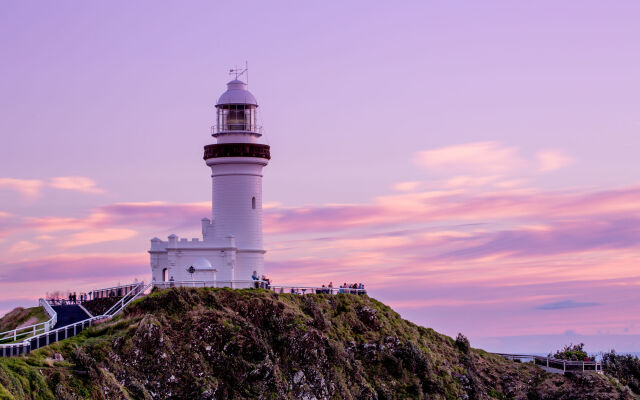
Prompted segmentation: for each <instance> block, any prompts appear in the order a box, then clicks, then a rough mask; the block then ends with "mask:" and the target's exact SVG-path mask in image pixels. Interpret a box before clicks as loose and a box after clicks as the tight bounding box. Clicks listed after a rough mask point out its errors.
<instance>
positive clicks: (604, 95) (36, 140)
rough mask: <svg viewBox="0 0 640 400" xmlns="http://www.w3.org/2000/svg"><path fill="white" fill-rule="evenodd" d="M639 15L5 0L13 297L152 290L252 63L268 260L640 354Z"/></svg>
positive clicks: (2, 168)
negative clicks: (154, 254) (267, 152)
mask: <svg viewBox="0 0 640 400" xmlns="http://www.w3.org/2000/svg"><path fill="white" fill-rule="evenodd" d="M638 20H640V4H639V3H638V2H635V1H619V2H615V3H608V4H606V5H605V4H603V3H602V2H600V1H566V2H557V1H537V2H527V3H523V2H518V3H516V2H507V1H484V2H464V3H463V2H451V1H447V2H445V1H430V2H424V1H416V2H402V3H392V2H380V3H372V2H371V1H367V2H365V1H362V2H335V3H328V2H318V3H304V4H303V3H301V2H294V1H290V2H243V3H242V4H236V3H229V2H226V3H222V2H215V3H214V2H204V1H203V2H188V3H184V2H171V3H170V2H151V1H147V2H145V1H138V2H125V1H120V2H119V1H113V2H109V3H87V2H80V1H68V2H55V3H52V2H44V1H33V2H13V3H9V2H4V3H2V4H0V44H1V46H0V48H2V50H3V51H2V62H1V63H0V113H1V114H0V115H1V117H2V118H0V133H1V134H2V138H3V139H4V140H3V143H4V145H3V146H1V147H0V251H2V253H3V254H4V259H3V261H2V262H1V263H0V311H6V310H8V309H10V308H12V307H14V306H16V305H31V304H34V301H35V299H37V298H38V297H39V296H41V295H43V294H44V292H46V291H52V290H66V289H77V290H80V289H89V288H92V287H96V286H103V285H111V284H114V283H117V282H118V281H120V282H127V281H129V280H131V279H133V278H134V277H137V278H139V279H145V280H148V279H149V277H148V275H147V269H148V267H147V265H148V260H147V254H146V250H147V247H148V239H149V238H150V237H153V236H156V235H157V236H166V235H168V234H169V233H174V232H175V233H177V234H179V235H184V236H194V237H195V236H197V231H198V227H199V226H200V225H199V219H200V218H202V217H205V216H208V212H209V211H208V210H209V205H208V204H207V203H208V202H209V201H210V177H209V175H210V174H209V172H208V168H207V167H206V166H205V165H204V162H203V161H202V146H203V145H205V144H208V143H211V142H212V138H211V137H210V136H209V126H210V125H211V124H212V123H213V121H214V108H213V105H214V104H215V101H216V99H217V97H218V96H219V94H220V93H221V92H222V91H223V90H224V88H225V83H226V82H227V80H228V79H229V76H228V75H227V73H226V71H227V70H228V69H229V67H232V66H233V65H234V64H242V63H243V62H244V61H245V60H247V61H248V62H249V67H250V80H249V88H250V90H251V91H252V92H253V93H254V94H255V95H256V97H257V98H258V102H259V103H260V109H259V110H260V118H261V121H262V124H263V125H264V129H265V137H264V138H265V142H266V143H268V144H270V145H271V146H272V157H273V158H272V162H271V164H270V165H269V166H268V168H267V169H266V170H265V178H264V199H265V202H266V207H268V209H267V211H266V215H265V243H266V246H267V249H268V250H269V252H268V253H267V256H266V259H267V271H268V273H269V274H270V275H271V276H272V278H274V279H275V280H276V281H279V282H283V283H293V282H299V283H308V284H320V283H326V282H328V281H329V280H333V281H334V282H339V281H345V280H347V281H363V282H365V283H366V284H367V285H368V287H369V288H370V289H371V293H372V295H373V296H374V297H376V298H379V299H380V300H382V301H384V302H387V303H389V304H390V305H392V306H393V307H394V308H396V309H397V310H398V311H399V312H400V313H401V314H402V315H403V316H404V317H406V318H408V319H410V320H412V321H414V322H416V323H419V324H422V325H425V326H429V327H433V328H434V329H436V330H438V331H441V332H444V333H447V334H449V335H455V334H456V333H457V332H458V331H463V332H464V333H466V334H467V335H468V336H469V337H470V338H471V341H472V344H473V345H475V346H479V347H485V348H487V349H489V350H501V351H531V352H533V351H536V352H545V351H551V350H553V349H554V348H556V347H558V346H560V345H562V344H564V343H568V342H569V341H572V340H573V341H576V340H583V341H585V342H586V343H587V348H589V349H590V350H592V351H596V350H605V349H607V348H608V347H611V346H615V347H616V348H617V349H619V350H622V351H625V350H626V351H639V350H640V318H639V317H638V315H640V313H639V311H640V301H639V300H640V298H639V297H640V295H638V293H640V292H639V291H638V289H639V288H640V287H639V286H640V271H638V267H637V265H638V262H639V261H640V247H639V243H640V228H638V227H639V226H640V224H639V223H640V163H638V162H637V160H638V150H639V148H640V111H639V110H640V72H639V71H640V42H638V38H639V37H640V24H638Z"/></svg>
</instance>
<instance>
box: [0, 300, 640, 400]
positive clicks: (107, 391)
mask: <svg viewBox="0 0 640 400" xmlns="http://www.w3.org/2000/svg"><path fill="white" fill-rule="evenodd" d="M55 353H59V354H60V355H61V356H62V358H64V360H63V361H62V360H61V361H54V360H53V359H51V358H53V357H54V354H55ZM58 359H60V357H59V356H58ZM0 385H1V386H0V399H1V398H16V399H23V398H24V399H53V398H56V399H78V398H92V399H156V398H157V399H165V398H174V399H227V398H234V399H241V398H256V399H398V398H411V399H493V398H495V399H635V398H637V397H634V395H632V394H631V393H630V391H629V390H628V389H627V388H625V387H622V386H621V385H619V384H617V383H616V382H615V381H610V380H608V379H607V378H606V377H604V376H601V375H595V374H587V375H584V376H567V377H563V376H560V375H552V374H548V373H545V372H543V371H542V370H540V369H538V368H536V367H535V366H533V365H530V364H520V363H514V362H510V361H506V360H504V359H502V358H500V357H497V356H493V355H490V354H487V353H485V352H483V351H481V350H475V349H472V350H470V351H469V350H468V349H467V348H466V347H465V346H464V344H462V345H460V343H458V345H456V342H454V341H453V340H452V339H451V338H449V337H447V336H444V335H440V334H438V333H436V332H435V331H433V330H432V329H427V328H423V327H419V326H416V325H414V324H412V323H410V322H408V321H405V320H402V319H401V318H400V316H399V315H398V314H397V313H395V312H394V311H392V310H391V309H390V308H389V307H387V306H385V305H384V304H382V303H380V302H378V301H376V300H374V299H371V298H369V297H366V296H357V295H337V296H331V295H305V296H299V295H291V294H284V295H283V294H280V295H277V294H275V293H272V292H268V291H263V290H229V289H171V290H164V291H159V292H155V293H153V294H152V295H150V296H148V297H147V298H144V299H142V300H139V301H137V302H135V303H134V304H133V305H132V306H131V307H129V308H127V309H126V310H125V313H124V315H122V316H121V317H118V318H117V319H116V320H114V321H111V322H109V323H105V324H103V325H100V326H98V327H95V328H92V329H91V330H89V331H85V332H83V333H82V334H81V335H80V336H77V337H75V338H72V339H70V340H67V341H64V342H61V343H57V344H55V345H53V346H50V347H48V348H44V349H41V350H38V351H36V352H34V353H32V354H31V355H29V357H27V358H25V359H11V360H7V359H5V360H0Z"/></svg>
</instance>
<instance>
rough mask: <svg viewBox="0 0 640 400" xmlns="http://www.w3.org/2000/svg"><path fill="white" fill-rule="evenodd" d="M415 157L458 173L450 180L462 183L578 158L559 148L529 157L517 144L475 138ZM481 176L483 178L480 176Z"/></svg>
mask: <svg viewBox="0 0 640 400" xmlns="http://www.w3.org/2000/svg"><path fill="white" fill-rule="evenodd" d="M414 161H415V163H416V164H418V165H420V166H422V167H423V168H425V169H426V170H427V171H430V172H436V173H444V174H445V175H448V176H451V175H455V176H456V177H455V178H452V179H451V180H450V181H451V182H452V183H454V184H455V181H456V180H457V181H459V182H458V183H466V182H464V181H467V182H470V183H471V184H473V185H478V184H486V183H487V182H493V181H498V180H502V179H501V178H503V177H505V176H512V175H514V174H520V175H522V174H527V173H530V172H540V173H546V172H551V171H555V170H558V169H560V168H563V167H565V166H567V165H569V164H571V163H572V162H573V161H574V160H573V158H572V157H570V156H569V155H567V154H566V153H565V152H564V151H562V150H559V149H546V150H541V151H539V152H537V153H536V154H535V156H534V157H526V156H525V155H523V154H522V152H521V151H520V149H519V148H517V147H515V146H508V145H505V144H503V143H500V142H473V143H464V144H459V145H453V146H446V147H441V148H437V149H432V150H425V151H420V152H418V153H416V155H415V157H414ZM472 177H473V178H475V179H471V178H472ZM477 177H482V178H483V179H480V180H478V178H477Z"/></svg>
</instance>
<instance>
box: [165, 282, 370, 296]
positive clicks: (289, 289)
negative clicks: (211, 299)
mask: <svg viewBox="0 0 640 400" xmlns="http://www.w3.org/2000/svg"><path fill="white" fill-rule="evenodd" d="M153 286H154V287H157V288H159V289H169V288H172V287H193V288H202V287H211V288H223V287H228V288H232V289H250V288H256V289H257V288H260V289H269V290H272V291H274V292H276V293H293V294H342V293H344V294H366V293H367V290H366V289H356V288H350V287H346V288H340V287H337V288H336V287H326V286H324V287H323V286H283V285H271V284H270V283H269V282H267V281H262V280H233V281H217V280H216V281H162V282H157V281H156V282H153Z"/></svg>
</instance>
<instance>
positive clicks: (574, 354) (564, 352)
mask: <svg viewBox="0 0 640 400" xmlns="http://www.w3.org/2000/svg"><path fill="white" fill-rule="evenodd" d="M549 357H553V358H557V359H559V360H569V361H589V360H590V358H589V355H588V354H587V352H586V351H584V343H579V344H573V343H569V344H568V345H566V346H564V347H563V348H562V349H560V350H558V351H556V353H555V354H553V355H551V354H549Z"/></svg>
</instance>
